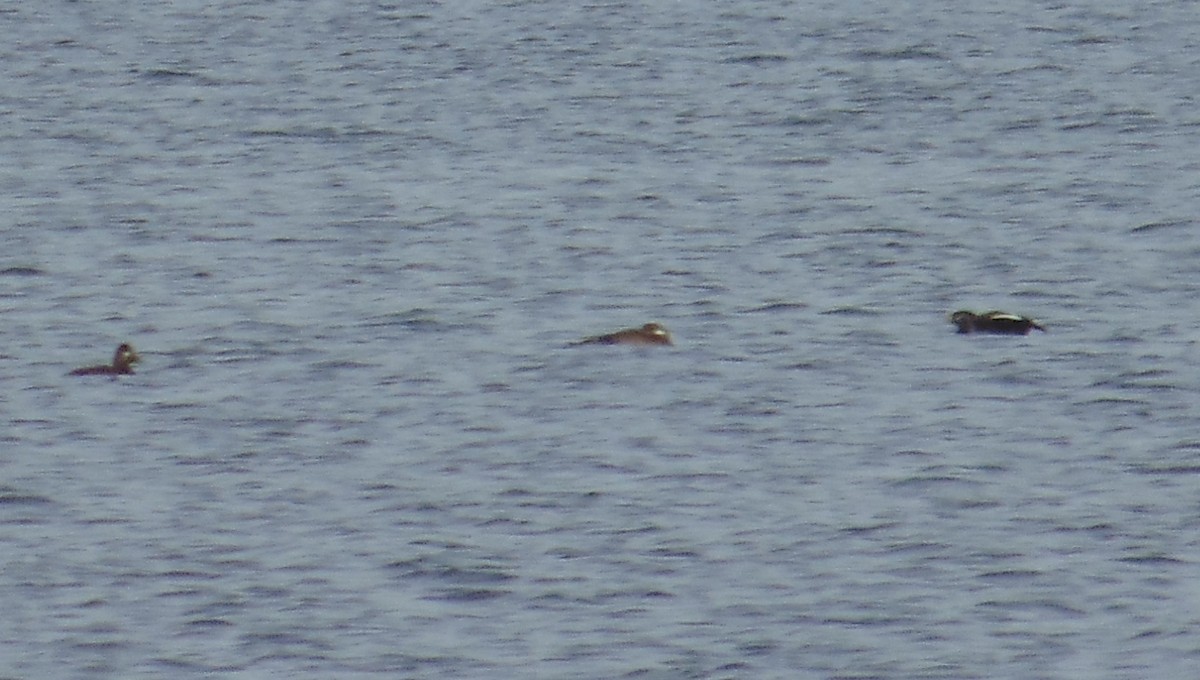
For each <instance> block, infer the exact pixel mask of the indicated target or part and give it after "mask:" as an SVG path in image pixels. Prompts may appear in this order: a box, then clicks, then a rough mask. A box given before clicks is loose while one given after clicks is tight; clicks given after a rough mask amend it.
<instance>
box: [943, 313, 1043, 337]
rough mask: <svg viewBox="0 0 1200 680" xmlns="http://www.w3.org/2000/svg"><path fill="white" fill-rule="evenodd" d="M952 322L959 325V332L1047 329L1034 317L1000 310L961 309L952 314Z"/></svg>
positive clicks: (1017, 331) (1016, 331)
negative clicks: (976, 310)
mask: <svg viewBox="0 0 1200 680" xmlns="http://www.w3.org/2000/svg"><path fill="white" fill-rule="evenodd" d="M950 323H952V324H954V325H955V326H958V332H959V333H1003V334H1007V335H1026V334H1028V333H1029V331H1031V330H1033V329H1035V328H1036V329H1038V330H1039V331H1042V332H1043V333H1044V332H1045V331H1046V329H1045V328H1042V327H1041V325H1039V324H1038V322H1036V321H1034V320H1033V319H1028V318H1026V317H1023V316H1017V315H1016V314H1009V313H1008V312H998V311H991V312H984V313H983V314H975V313H974V312H968V311H962V310H960V311H957V312H955V313H953V314H951V315H950Z"/></svg>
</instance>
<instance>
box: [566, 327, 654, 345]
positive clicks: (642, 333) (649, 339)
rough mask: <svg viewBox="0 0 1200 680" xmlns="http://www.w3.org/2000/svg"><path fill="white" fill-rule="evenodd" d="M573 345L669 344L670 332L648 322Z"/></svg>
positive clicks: (586, 339) (585, 339)
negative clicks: (638, 326)
mask: <svg viewBox="0 0 1200 680" xmlns="http://www.w3.org/2000/svg"><path fill="white" fill-rule="evenodd" d="M571 344H573V345H670V344H673V343H672V342H671V334H670V333H669V332H667V329H666V328H664V327H663V326H662V324H657V323H648V324H646V325H645V326H642V327H641V328H626V329H624V330H619V331H616V332H614V333H606V334H605V335H595V336H592V337H590V338H584V339H583V340H580V341H578V342H574V343H571Z"/></svg>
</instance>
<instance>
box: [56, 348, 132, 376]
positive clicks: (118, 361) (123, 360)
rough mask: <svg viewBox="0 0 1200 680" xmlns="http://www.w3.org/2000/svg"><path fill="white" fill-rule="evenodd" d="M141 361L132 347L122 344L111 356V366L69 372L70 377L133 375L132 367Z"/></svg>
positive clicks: (90, 367) (89, 367)
mask: <svg viewBox="0 0 1200 680" xmlns="http://www.w3.org/2000/svg"><path fill="white" fill-rule="evenodd" d="M141 360H142V358H141V357H139V356H138V353H137V352H135V351H134V349H133V345H131V344H129V343H127V342H123V343H121V345H120V346H119V347H117V351H116V352H115V353H114V354H113V360H112V364H111V365H101V366H85V367H83V368H77V369H75V370H74V371H71V373H70V375H129V374H131V373H133V365H134V364H136V363H137V362H139V361H141Z"/></svg>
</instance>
